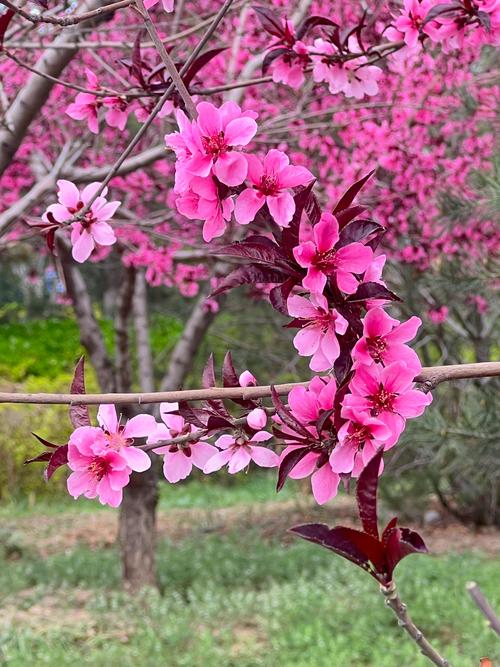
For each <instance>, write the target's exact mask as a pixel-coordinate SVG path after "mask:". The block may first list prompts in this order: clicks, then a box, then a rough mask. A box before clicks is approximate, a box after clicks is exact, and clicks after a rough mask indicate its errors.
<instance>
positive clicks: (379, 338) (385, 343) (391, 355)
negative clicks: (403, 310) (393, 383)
mask: <svg viewBox="0 0 500 667" xmlns="http://www.w3.org/2000/svg"><path fill="white" fill-rule="evenodd" d="M421 324H422V320H421V319H420V318H419V317H410V319H409V320H407V321H406V322H404V323H402V324H401V323H400V322H399V321H398V320H395V319H393V318H392V317H390V316H389V315H388V314H387V313H386V312H385V310H383V309H382V308H372V309H371V310H369V311H368V313H367V314H366V316H365V318H364V320H363V337H362V338H360V339H359V340H358V342H357V343H356V345H355V346H354V349H353V352H352V357H353V360H354V362H355V363H354V367H357V366H359V365H361V364H365V365H368V366H370V365H371V364H373V363H383V364H384V365H385V366H387V365H388V364H390V363H392V362H393V361H403V362H404V363H405V364H406V365H407V366H408V368H411V369H412V370H413V371H414V373H415V375H417V374H418V373H419V371H420V370H421V369H422V364H421V363H420V359H419V358H418V355H417V353H416V352H415V351H414V350H412V349H411V348H410V347H408V345H405V344H404V343H407V342H408V341H409V340H411V339H412V338H415V336H416V334H417V330H418V328H419V327H420V326H421Z"/></svg>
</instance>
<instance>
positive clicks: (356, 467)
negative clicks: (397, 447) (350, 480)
mask: <svg viewBox="0 0 500 667" xmlns="http://www.w3.org/2000/svg"><path fill="white" fill-rule="evenodd" d="M346 415H348V416H349V421H346V422H345V424H343V425H342V426H341V427H340V429H339V432H338V440H339V444H338V445H337V446H336V447H335V449H334V450H333V452H332V453H331V454H330V459H329V460H330V465H331V466H332V470H334V471H335V472H337V473H351V474H352V475H353V477H358V476H359V473H360V472H361V470H362V469H363V468H364V467H365V466H366V464H367V463H368V462H369V461H370V460H371V459H372V458H373V456H374V455H375V453H376V452H377V449H378V448H379V447H380V446H384V444H385V441H386V440H387V439H388V438H389V437H390V435H391V431H390V429H389V428H388V426H387V425H386V424H384V422H383V421H381V420H380V419H376V418H375V417H370V415H369V413H367V412H360V411H358V410H354V409H346V410H345V411H344V416H346Z"/></svg>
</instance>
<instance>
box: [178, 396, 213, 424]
mask: <svg viewBox="0 0 500 667" xmlns="http://www.w3.org/2000/svg"><path fill="white" fill-rule="evenodd" d="M177 412H178V413H179V414H180V416H181V417H183V418H184V419H185V420H186V421H187V422H188V423H189V424H193V426H197V427H198V428H201V429H204V428H206V425H207V421H208V418H209V414H210V413H208V412H207V411H206V410H202V409H201V408H193V407H191V406H190V405H189V403H187V402H186V401H179V409H178V410H177Z"/></svg>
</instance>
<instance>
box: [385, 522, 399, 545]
mask: <svg viewBox="0 0 500 667" xmlns="http://www.w3.org/2000/svg"><path fill="white" fill-rule="evenodd" d="M397 525H398V517H397V516H395V517H393V518H392V519H391V520H390V521H389V523H388V524H387V526H386V527H385V528H384V532H383V533H382V544H384V545H385V544H386V542H387V538H388V537H389V535H390V533H391V531H392V529H393V528H396V526H397Z"/></svg>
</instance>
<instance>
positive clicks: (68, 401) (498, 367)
mask: <svg viewBox="0 0 500 667" xmlns="http://www.w3.org/2000/svg"><path fill="white" fill-rule="evenodd" d="M499 376H500V361H491V362H482V363H479V364H456V365H450V366H432V367H428V368H425V367H424V368H422V370H421V371H420V372H419V373H418V375H416V376H415V378H414V381H415V382H418V383H420V384H423V385H424V386H425V388H426V389H428V390H429V389H434V388H435V387H437V386H438V385H439V384H441V383H442V382H447V381H453V380H471V379H480V378H488V377H499ZM307 384H308V383H307V382H290V383H287V384H276V385H262V386H261V385H257V386H247V387H240V388H238V387H231V388H227V387H214V388H213V389H180V390H178V391H163V392H131V393H127V394H117V393H114V394H85V395H82V394H55V393H54V394H44V393H38V394H34V393H30V394H25V393H21V392H0V403H28V404H33V405H101V404H116V405H134V404H135V405H146V404H148V403H163V402H170V403H171V402H178V401H205V400H212V399H231V400H232V399H241V400H248V399H256V398H269V397H271V394H272V388H273V387H274V389H275V390H276V391H277V392H278V393H279V394H282V395H284V394H287V393H288V392H289V391H291V390H292V389H293V388H294V387H302V386H306V385H307Z"/></svg>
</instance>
